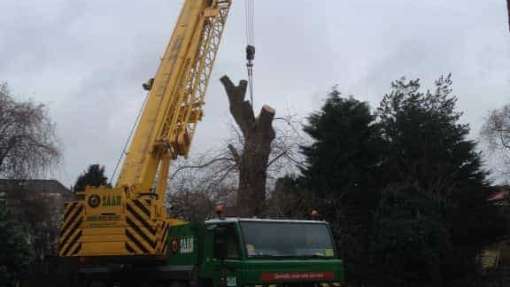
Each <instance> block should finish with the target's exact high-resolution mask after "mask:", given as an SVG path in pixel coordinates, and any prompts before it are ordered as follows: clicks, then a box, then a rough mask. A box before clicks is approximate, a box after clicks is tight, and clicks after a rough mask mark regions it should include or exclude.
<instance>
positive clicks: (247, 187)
mask: <svg viewBox="0 0 510 287" xmlns="http://www.w3.org/2000/svg"><path fill="white" fill-rule="evenodd" d="M221 82H222V84H223V86H224V88H225V91H226V93H227V97H228V101H229V104H230V113H231V114H232V117H233V118H234V120H235V122H236V124H237V125H238V126H239V128H240V130H241V133H242V135H243V139H244V145H243V151H242V153H240V152H239V151H237V150H235V148H234V147H233V146H230V149H231V153H232V155H233V156H234V159H235V160H236V162H237V163H238V166H239V189H238V195H237V207H238V210H239V212H241V213H242V214H240V215H241V216H257V215H260V214H261V213H262V212H263V209H264V203H265V200H266V181H267V164H268V161H269V155H270V153H271V143H272V142H273V140H274V138H275V131H274V129H273V126H272V124H273V120H274V115H275V111H274V109H273V108H271V107H270V106H267V105H265V106H263V107H262V109H261V110H260V113H259V115H258V117H255V113H254V112H253V107H252V105H251V103H250V102H249V101H248V100H246V99H245V97H246V88H247V84H248V83H247V81H240V82H239V85H237V86H236V85H234V83H232V81H231V80H230V79H229V78H228V77H227V76H224V77H222V78H221Z"/></svg>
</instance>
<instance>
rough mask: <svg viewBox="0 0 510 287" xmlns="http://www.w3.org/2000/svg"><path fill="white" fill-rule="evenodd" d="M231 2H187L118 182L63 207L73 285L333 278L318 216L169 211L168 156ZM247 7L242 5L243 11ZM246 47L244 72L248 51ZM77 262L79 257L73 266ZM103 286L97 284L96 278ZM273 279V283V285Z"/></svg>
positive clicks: (186, 136)
mask: <svg viewBox="0 0 510 287" xmlns="http://www.w3.org/2000/svg"><path fill="white" fill-rule="evenodd" d="M230 6H231V0H185V1H184V6H183V8H182V11H181V14H180V16H179V19H178V21H177V24H176V27H175V29H174V32H173V35H172V37H171V40H170V43H169V44H168V46H167V48H166V51H165V53H164V56H163V58H162V59H161V64H160V67H159V69H158V71H157V73H156V76H155V77H154V79H151V80H149V81H148V82H147V83H146V84H144V88H145V89H147V90H149V94H148V98H147V101H146V103H145V106H144V109H143V113H142V114H141V118H140V120H139V122H138V125H137V127H136V130H135V133H134V136H133V138H132V141H131V143H130V146H129V149H128V153H127V154H126V157H125V159H124V162H123V165H122V169H121V172H120V175H119V178H118V180H117V183H116V185H115V186H114V187H113V188H111V187H107V186H101V187H98V188H93V187H87V188H86V190H85V192H83V193H80V194H79V196H80V199H79V200H77V201H74V202H69V203H67V204H66V207H65V211H64V212H65V214H64V222H63V225H62V228H61V233H60V248H59V253H60V256H61V257H63V258H64V259H66V260H63V261H64V262H67V261H68V260H69V261H78V263H79V264H77V266H78V270H77V272H76V273H74V275H76V276H74V278H73V280H75V281H74V283H77V284H78V286H84V285H83V284H85V286H87V287H88V286H91V285H92V284H94V283H95V282H97V281H99V282H103V283H105V284H106V286H119V285H120V286H122V287H126V286H129V287H133V286H152V285H156V286H173V287H186V286H190V287H191V286H193V287H225V286H229V287H236V286H268V285H275V284H279V286H290V285H289V284H295V283H298V284H299V285H300V286H340V283H341V282H342V281H343V267H342V264H341V260H340V259H338V258H337V256H336V251H335V247H334V241H333V239H332V237H331V232H330V229H329V225H328V224H327V223H326V222H324V221H317V220H273V219H253V218H244V219H243V218H223V217H222V216H220V217H219V218H217V219H211V220H207V221H205V222H202V223H187V222H183V221H180V220H177V219H171V218H168V217H167V212H166V207H165V192H166V187H167V176H168V171H169V166H170V161H171V160H172V159H175V158H176V157H178V156H186V155H187V154H188V152H189V148H190V144H191V140H192V137H193V133H194V131H195V126H196V124H197V122H198V121H199V120H200V119H201V118H202V106H203V104H204V96H205V92H206V88H207V84H208V81H209V77H210V75H211V70H212V67H213V63H214V60H215V57H216V53H217V52H218V47H219V44H220V40H221V36H222V33H223V29H224V28H225V22H226V20H227V15H228V12H229V9H230ZM247 10H248V9H247ZM249 44H250V43H248V47H247V60H248V73H249V77H250V79H251V75H252V73H251V68H252V65H253V62H252V61H253V56H254V53H255V49H254V47H253V46H252V45H249ZM73 266H76V265H73ZM103 285H104V284H103ZM275 286H276V285H275Z"/></svg>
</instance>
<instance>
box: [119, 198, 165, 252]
mask: <svg viewBox="0 0 510 287" xmlns="http://www.w3.org/2000/svg"><path fill="white" fill-rule="evenodd" d="M126 211H127V212H126V230H125V234H126V238H127V240H126V243H125V247H126V250H127V251H128V252H129V253H130V254H136V255H154V254H157V252H156V250H157V248H156V247H157V245H158V237H157V231H158V230H157V225H156V223H155V221H154V220H153V219H152V218H151V213H150V209H149V208H148V207H147V206H146V205H144V204H143V202H142V201H140V200H137V199H134V200H130V201H128V202H127V204H126Z"/></svg>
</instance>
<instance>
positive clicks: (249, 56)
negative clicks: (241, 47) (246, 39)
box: [246, 45, 255, 63]
mask: <svg viewBox="0 0 510 287" xmlns="http://www.w3.org/2000/svg"><path fill="white" fill-rule="evenodd" d="M254 59H255V46H252V45H248V46H246V60H248V62H250V63H251V61H253V60H254Z"/></svg>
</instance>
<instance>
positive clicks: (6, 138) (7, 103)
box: [0, 83, 60, 178]
mask: <svg viewBox="0 0 510 287" xmlns="http://www.w3.org/2000/svg"><path fill="white" fill-rule="evenodd" d="M59 157H60V152H59V149H58V147H57V140H56V136H55V127H54V124H53V123H52V122H51V120H50V119H49V117H48V114H47V111H46V107H45V106H44V105H42V104H36V103H34V102H32V101H26V102H18V101H15V100H14V99H13V98H12V96H11V94H10V91H9V89H8V87H7V84H5V83H4V84H0V176H4V177H8V178H27V177H30V176H35V175H38V174H40V173H41V172H44V171H46V170H47V169H48V168H49V167H51V166H53V165H54V164H55V163H57V162H58V160H59Z"/></svg>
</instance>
